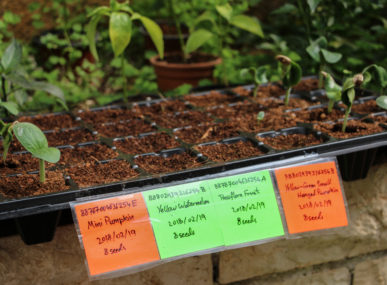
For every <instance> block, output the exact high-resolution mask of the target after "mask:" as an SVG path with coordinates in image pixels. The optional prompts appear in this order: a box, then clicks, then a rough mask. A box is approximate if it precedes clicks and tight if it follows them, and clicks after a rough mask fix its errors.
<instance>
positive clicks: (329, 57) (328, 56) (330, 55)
mask: <svg viewBox="0 0 387 285" xmlns="http://www.w3.org/2000/svg"><path fill="white" fill-rule="evenodd" d="M321 52H322V54H323V56H324V58H325V60H326V61H327V62H328V63H336V62H338V61H339V60H340V59H341V58H342V56H343V55H342V54H341V53H338V52H332V51H329V50H326V49H324V48H322V49H321Z"/></svg>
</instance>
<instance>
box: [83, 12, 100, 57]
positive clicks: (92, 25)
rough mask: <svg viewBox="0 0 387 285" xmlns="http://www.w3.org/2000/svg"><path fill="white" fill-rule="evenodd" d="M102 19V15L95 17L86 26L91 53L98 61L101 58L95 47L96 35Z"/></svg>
mask: <svg viewBox="0 0 387 285" xmlns="http://www.w3.org/2000/svg"><path fill="white" fill-rule="evenodd" d="M100 19H101V15H99V14H98V15H95V16H94V17H93V18H91V20H90V22H89V23H88V24H87V26H86V37H87V39H88V41H89V47H90V52H91V54H92V55H93V57H94V58H95V60H97V61H99V57H98V52H97V48H96V46H95V33H96V30H97V25H98V22H99V20H100Z"/></svg>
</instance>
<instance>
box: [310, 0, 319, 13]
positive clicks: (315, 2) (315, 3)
mask: <svg viewBox="0 0 387 285" xmlns="http://www.w3.org/2000/svg"><path fill="white" fill-rule="evenodd" d="M320 1H321V0H307V3H308V6H309V9H310V12H311V13H312V14H313V13H314V12H315V11H316V8H317V6H318V4H319V3H320Z"/></svg>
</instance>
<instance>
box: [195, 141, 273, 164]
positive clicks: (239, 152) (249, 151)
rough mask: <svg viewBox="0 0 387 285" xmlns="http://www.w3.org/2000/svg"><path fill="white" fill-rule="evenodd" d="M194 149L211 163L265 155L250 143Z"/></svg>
mask: <svg viewBox="0 0 387 285" xmlns="http://www.w3.org/2000/svg"><path fill="white" fill-rule="evenodd" d="M196 149H197V150H198V151H199V152H200V153H202V154H203V155H205V156H206V157H208V158H209V159H210V160H212V161H217V162H223V161H232V160H238V159H243V158H248V157H254V156H260V155H263V154H265V153H264V152H263V151H261V150H260V149H259V148H257V147H255V146H254V145H253V143H252V142H250V141H239V142H237V143H219V144H213V145H203V146H197V147H196Z"/></svg>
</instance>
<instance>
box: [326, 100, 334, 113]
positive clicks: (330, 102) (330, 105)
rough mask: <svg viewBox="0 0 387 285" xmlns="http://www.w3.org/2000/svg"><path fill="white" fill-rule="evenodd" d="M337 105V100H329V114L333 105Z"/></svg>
mask: <svg viewBox="0 0 387 285" xmlns="http://www.w3.org/2000/svg"><path fill="white" fill-rule="evenodd" d="M334 105H335V101H333V100H329V102H328V114H330V113H332V109H333V106H334Z"/></svg>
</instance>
